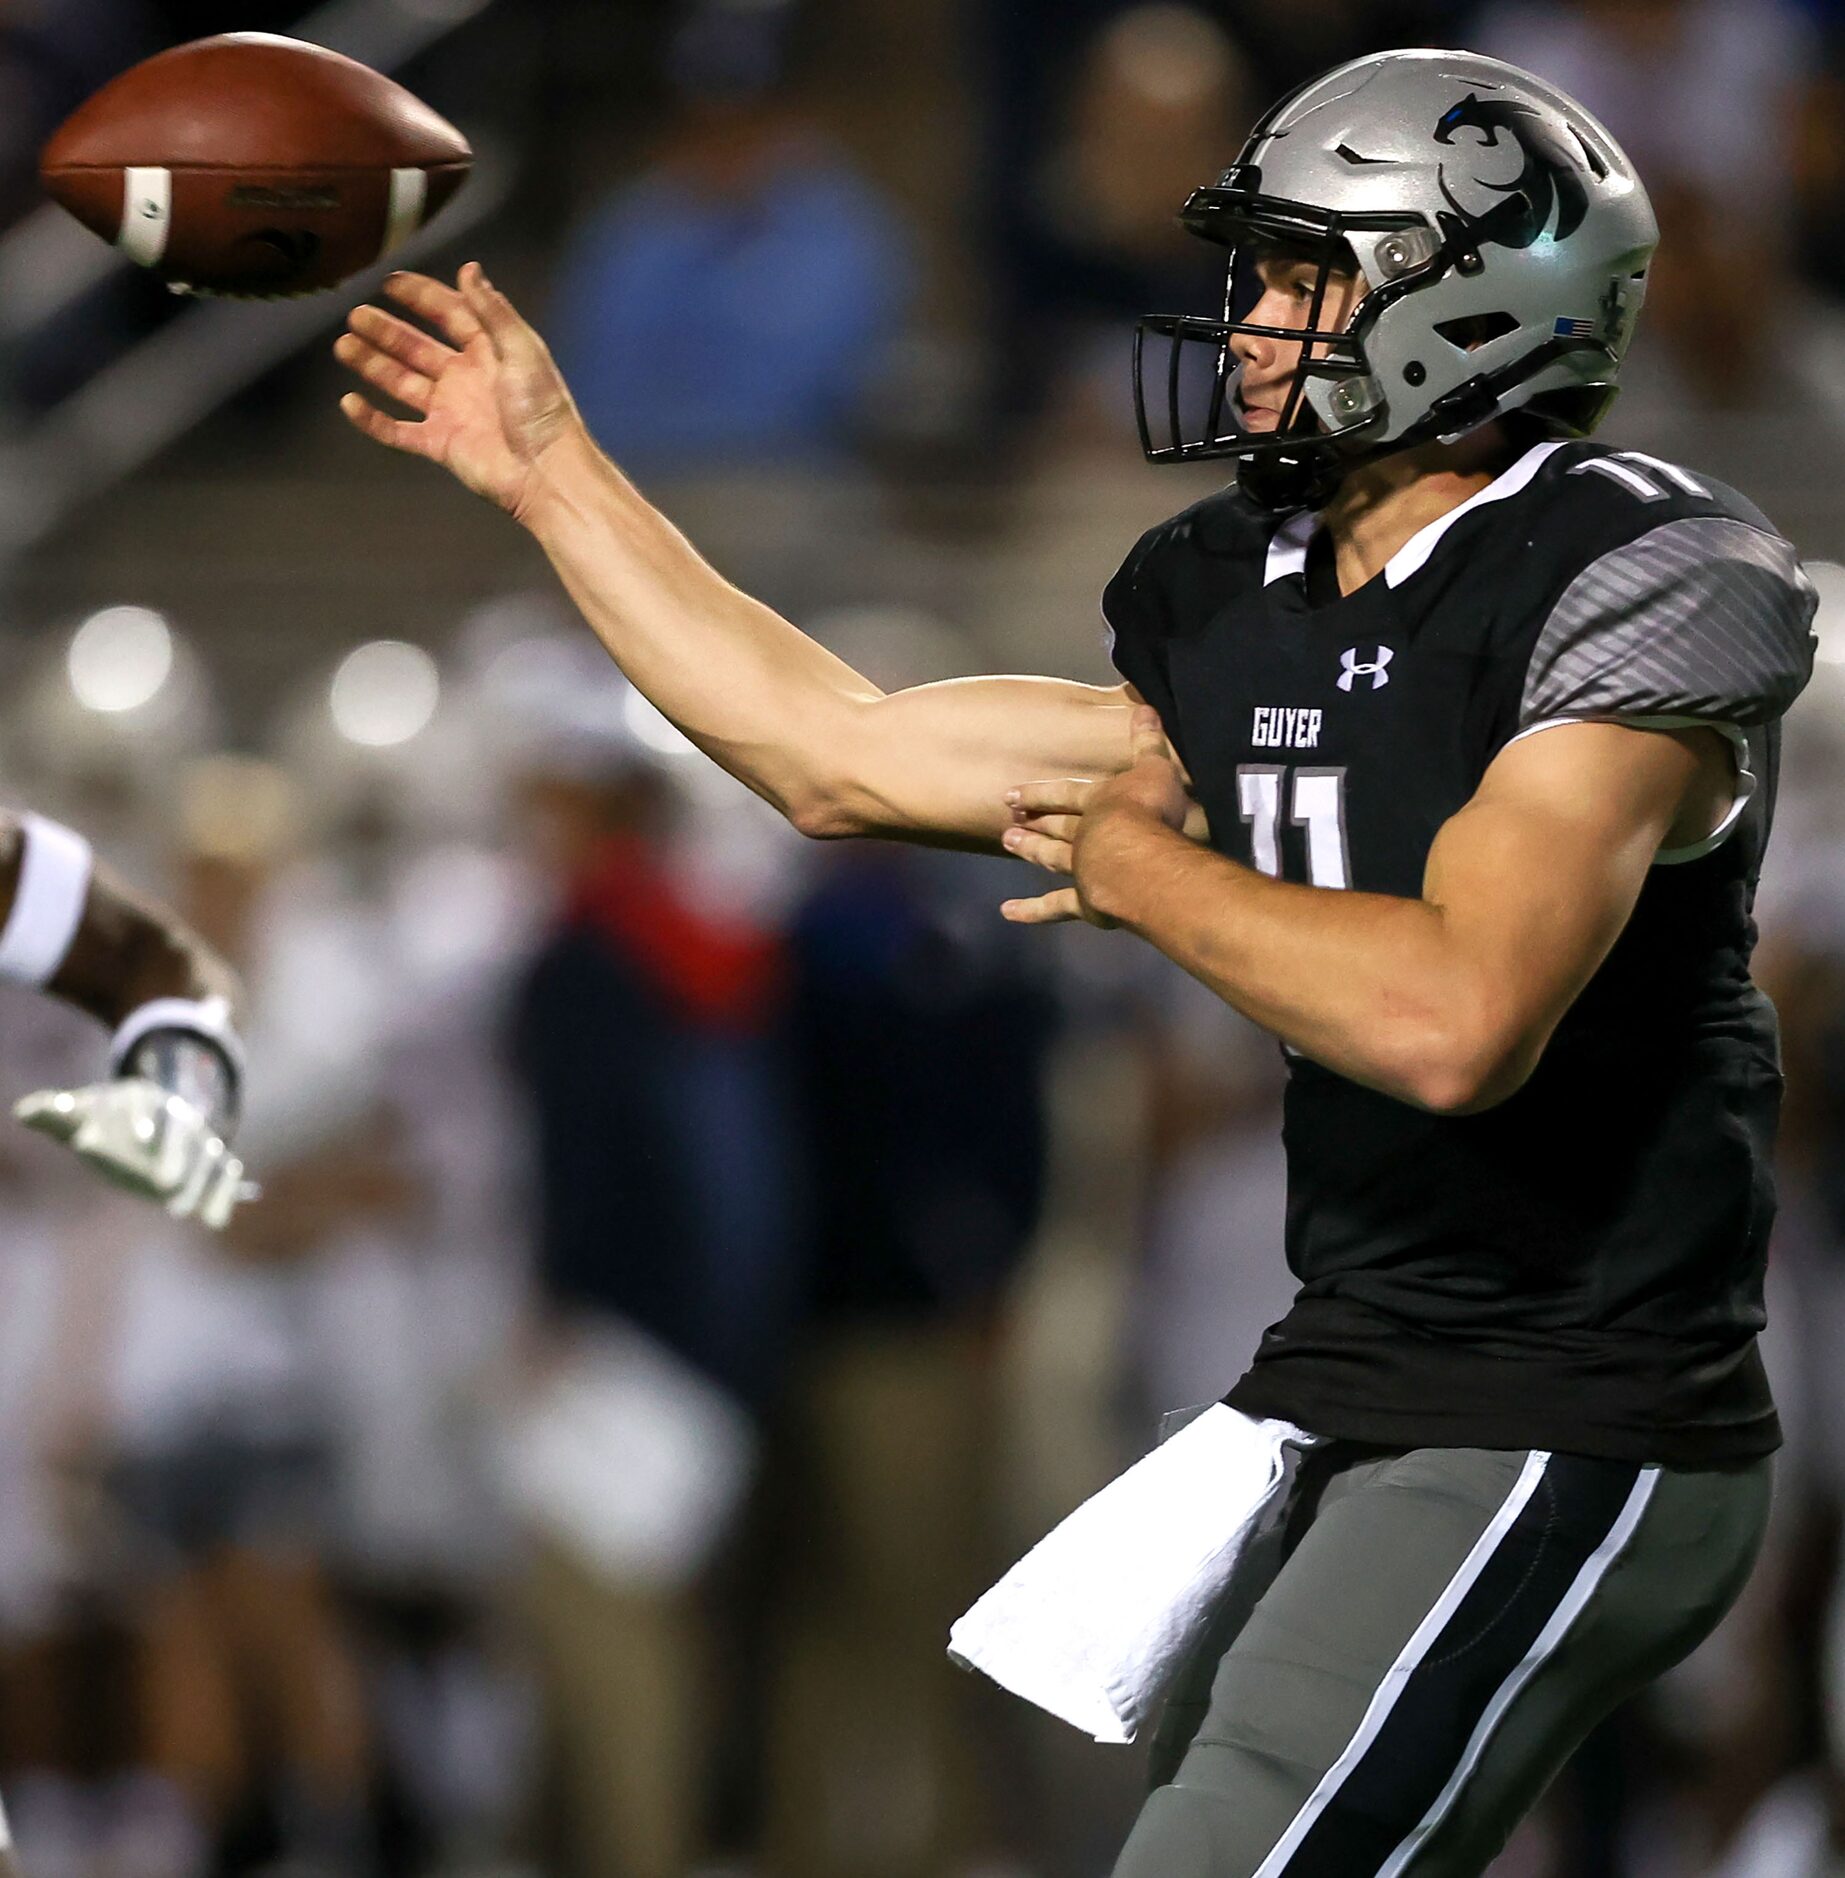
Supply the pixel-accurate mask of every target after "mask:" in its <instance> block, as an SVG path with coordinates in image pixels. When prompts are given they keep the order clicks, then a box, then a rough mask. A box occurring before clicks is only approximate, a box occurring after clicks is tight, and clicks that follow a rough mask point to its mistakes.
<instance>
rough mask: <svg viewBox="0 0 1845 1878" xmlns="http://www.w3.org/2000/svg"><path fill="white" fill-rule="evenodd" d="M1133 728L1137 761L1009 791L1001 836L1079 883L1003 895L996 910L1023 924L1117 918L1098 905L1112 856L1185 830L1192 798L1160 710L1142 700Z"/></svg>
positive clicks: (1015, 850)
mask: <svg viewBox="0 0 1845 1878" xmlns="http://www.w3.org/2000/svg"><path fill="white" fill-rule="evenodd" d="M1129 735H1130V737H1131V739H1132V742H1131V745H1130V749H1131V755H1132V761H1131V762H1130V764H1129V765H1128V767H1127V768H1126V769H1124V770H1122V771H1121V772H1120V774H1119V775H1116V776H1110V777H1109V778H1107V780H1106V781H1103V782H1089V781H1086V780H1085V779H1084V778H1082V777H1080V776H1067V777H1063V778H1060V779H1059V780H1057V781H1054V782H1035V783H1024V784H1022V785H1021V786H1020V787H1019V788H1017V789H1013V790H1009V791H1008V792H1007V796H1006V801H1007V804H1008V806H1009V807H1010V809H1011V811H1012V826H1011V827H1010V828H1008V829H1007V830H1006V833H1005V835H1004V837H1003V838H1002V839H1003V842H1004V845H1005V847H1006V850H1007V852H1008V853H1011V854H1016V855H1018V856H1019V857H1020V859H1021V860H1026V861H1030V862H1032V863H1033V865H1034V866H1037V867H1042V868H1044V869H1046V870H1047V871H1048V872H1050V873H1053V874H1067V875H1069V876H1070V877H1071V879H1072V880H1074V882H1075V883H1076V884H1075V885H1074V886H1072V887H1060V888H1058V889H1057V890H1056V891H1054V892H1052V893H1046V894H1041V895H1039V896H1038V898H1036V899H1034V900H1007V901H1005V902H1004V903H1003V904H1002V905H1001V907H1000V909H999V910H1000V911H1001V913H1003V914H1004V915H1005V916H1006V918H1007V919H1009V920H1012V921H1014V922H1015V923H1016V924H1018V925H1022V926H1049V925H1055V924H1057V923H1058V922H1060V921H1064V920H1073V919H1081V920H1087V921H1088V922H1089V924H1090V925H1092V926H1113V925H1114V924H1115V923H1116V922H1115V920H1114V919H1113V918H1111V917H1110V916H1109V915H1108V913H1106V912H1105V911H1104V910H1103V907H1102V905H1101V901H1102V899H1103V898H1104V897H1105V896H1104V894H1103V891H1102V883H1103V882H1104V880H1105V879H1107V878H1109V877H1110V870H1111V868H1112V866H1113V863H1114V862H1115V861H1116V860H1117V859H1118V858H1119V857H1120V855H1121V854H1122V852H1123V851H1124V849H1129V848H1132V847H1133V846H1134V845H1136V844H1137V843H1144V841H1145V839H1146V837H1147V835H1148V834H1149V833H1151V832H1153V831H1154V830H1170V831H1172V832H1174V833H1183V832H1184V830H1185V824H1186V816H1187V813H1188V811H1190V810H1191V808H1192V806H1193V805H1192V801H1191V797H1190V796H1189V795H1188V794H1187V793H1186V788H1185V772H1184V771H1183V770H1182V769H1181V768H1180V767H1179V764H1178V761H1177V759H1176V758H1175V757H1174V755H1173V752H1172V746H1171V745H1170V744H1169V743H1168V742H1167V741H1166V733H1165V731H1164V729H1163V728H1162V727H1161V725H1160V720H1159V713H1158V712H1157V711H1154V710H1151V709H1149V708H1148V707H1147V706H1145V705H1139V706H1137V707H1136V708H1135V710H1134V714H1133V717H1132V718H1131V719H1130V721H1129Z"/></svg>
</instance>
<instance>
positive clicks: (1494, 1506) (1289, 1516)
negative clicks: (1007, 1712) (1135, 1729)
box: [1115, 1443, 1770, 1878]
mask: <svg viewBox="0 0 1845 1878" xmlns="http://www.w3.org/2000/svg"><path fill="white" fill-rule="evenodd" d="M1769 1474H1770V1469H1769V1463H1768V1462H1767V1461H1765V1460H1764V1461H1758V1462H1755V1463H1752V1464H1750V1465H1748V1466H1745V1467H1741V1468H1736V1469H1729V1470H1713V1471H1708V1472H1697V1471H1688V1470H1681V1469H1674V1468H1667V1467H1638V1466H1634V1465H1631V1464H1628V1463H1625V1462H1617V1461H1601V1460H1588V1459H1584V1458H1581V1457H1579V1456H1572V1455H1565V1454H1554V1455H1553V1454H1543V1453H1537V1452H1531V1453H1526V1452H1522V1451H1516V1452H1515V1451H1508V1450H1503V1449H1489V1448H1417V1449H1413V1450H1411V1451H1409V1452H1407V1453H1401V1452H1394V1453H1380V1452H1379V1451H1378V1450H1375V1449H1359V1448H1354V1447H1352V1446H1350V1445H1348V1444H1344V1443H1335V1444H1331V1445H1329V1446H1327V1447H1324V1448H1320V1449H1317V1450H1314V1451H1312V1452H1310V1453H1309V1454H1308V1455H1307V1457H1306V1458H1305V1460H1304V1461H1303V1462H1302V1464H1301V1468H1300V1473H1299V1476H1298V1478H1297V1480H1296V1482H1295V1485H1294V1489H1293V1491H1292V1493H1291V1494H1290V1496H1289V1498H1288V1501H1287V1502H1286V1505H1285V1507H1284V1509H1283V1511H1282V1512H1281V1514H1280V1516H1279V1517H1278V1518H1277V1519H1275V1520H1274V1521H1273V1522H1272V1523H1271V1525H1270V1526H1269V1527H1268V1529H1266V1530H1265V1531H1264V1533H1263V1534H1262V1535H1261V1536H1260V1537H1259V1538H1258V1539H1257V1540H1256V1541H1255V1542H1253V1543H1252V1545H1251V1547H1250V1549H1249V1551H1248V1553H1247V1554H1246V1555H1245V1557H1244V1559H1243V1562H1242V1564H1241V1565H1240V1566H1239V1568H1238V1571H1237V1575H1236V1578H1235V1580H1234V1582H1233V1583H1232V1585H1231V1587H1230V1589H1229V1592H1228V1594H1227V1595H1226V1597H1225V1600H1224V1603H1223V1605H1222V1607H1221V1610H1220V1612H1219V1615H1218V1617H1217V1618H1216V1620H1215V1621H1214V1623H1213V1626H1212V1629H1211V1632H1210V1634H1209V1635H1208V1636H1207V1637H1206V1638H1205V1640H1204V1642H1203V1644H1202V1645H1201V1646H1200V1648H1199V1649H1198V1650H1197V1652H1196V1653H1195V1655H1194V1656H1193V1658H1192V1660H1191V1661H1190V1663H1189V1664H1188V1665H1187V1666H1186V1668H1185V1669H1184V1670H1183V1671H1182V1672H1181V1674H1180V1676H1179V1677H1178V1679H1177V1681H1176V1682H1175V1684H1174V1686H1173V1689H1172V1692H1171V1694H1170V1695H1169V1697H1168V1700H1167V1703H1166V1709H1165V1712H1164V1714H1163V1716H1162V1718H1161V1721H1160V1724H1159V1728H1158V1730H1157V1732H1156V1734H1155V1737H1154V1742H1153V1757H1152V1766H1151V1769H1150V1773H1151V1780H1152V1792H1151V1793H1150V1794H1149V1796H1148V1798H1147V1802H1146V1804H1145V1806H1144V1807H1143V1808H1142V1810H1141V1813H1140V1817H1139V1818H1138V1820H1137V1821H1136V1822H1135V1825H1134V1829H1133V1832H1132V1833H1131V1834H1130V1836H1129V1838H1128V1842H1127V1845H1126V1847H1125V1849H1124V1850H1123V1851H1122V1854H1121V1858H1120V1860H1119V1862H1118V1863H1117V1864H1116V1866H1115V1878H1284V1874H1285V1878H1477V1875H1478V1874H1479V1873H1480V1872H1482V1871H1483V1870H1484V1869H1485V1867H1486V1866H1487V1865H1488V1864H1490V1863H1491V1861H1492V1859H1493V1858H1494V1857H1495V1856H1496V1855H1497V1853H1498V1852H1499V1850H1500V1848H1501V1847H1502V1846H1503V1845H1504V1843H1505V1841H1506V1838H1507V1837H1508V1835H1509V1834H1510V1832H1511V1830H1512V1828H1513V1827H1514V1826H1515V1825H1516V1824H1517V1823H1518V1821H1519V1820H1520V1819H1521V1818H1522V1817H1523V1816H1524V1814H1525V1813H1526V1812H1527V1811H1528V1810H1529V1808H1530V1807H1531V1805H1532V1804H1533V1802H1534V1801H1535V1800H1536V1799H1537V1798H1538V1796H1539V1795H1540V1794H1541V1793H1542V1792H1543V1790H1544V1788H1545V1787H1546V1786H1547V1785H1548V1784H1549V1782H1550V1780H1551V1779H1552V1777H1553V1776H1554V1775H1555V1774H1556V1772H1557V1770H1558V1768H1559V1767H1561V1766H1562V1764H1563V1762H1564V1761H1565V1759H1566V1758H1567V1757H1568V1756H1569V1754H1570V1752H1571V1751H1572V1750H1573V1749H1574V1748H1575V1747H1576V1746H1577V1744H1578V1743H1579V1742H1580V1741H1581V1740H1582V1739H1583V1737H1584V1736H1585V1735H1586V1734H1587V1733H1588V1732H1589V1730H1590V1729H1591V1728H1592V1727H1593V1726H1594V1725H1595V1723H1596V1722H1598V1721H1599V1720H1600V1719H1601V1718H1602V1717H1603V1716H1604V1715H1606V1714H1607V1713H1608V1711H1609V1710H1610V1709H1612V1708H1613V1707H1614V1706H1615V1704H1616V1703H1618V1702H1619V1701H1621V1699H1622V1698H1623V1697H1625V1696H1627V1695H1629V1694H1631V1693H1632V1692H1633V1691H1634V1690H1636V1689H1638V1688H1639V1687H1640V1686H1641V1685H1642V1684H1643V1683H1645V1682H1647V1681H1648V1680H1649V1679H1650V1678H1652V1677H1654V1676H1656V1675H1658V1674H1659V1673H1660V1672H1661V1671H1662V1670H1664V1669H1667V1668H1668V1667H1670V1666H1671V1665H1672V1664H1673V1663H1676V1662H1677V1661H1678V1660H1679V1659H1680V1658H1681V1657H1683V1656H1684V1655H1686V1654H1687V1653H1688V1652H1689V1651H1690V1650H1691V1649H1692V1648H1693V1647H1694V1646H1695V1645H1696V1644H1697V1643H1698V1642H1699V1641H1701V1640H1702V1639H1703V1638H1704V1637H1705V1636H1706V1635H1707V1634H1708V1633H1709V1632H1710V1630H1711V1629H1712V1627H1713V1626H1714V1625H1715V1624H1716V1622H1717V1620H1718V1619H1719V1618H1720V1617H1721V1616H1722V1615H1723V1613H1724V1612H1725V1611H1726V1610H1727V1609H1728V1608H1729V1607H1730V1605H1731V1604H1732V1603H1733V1602H1734V1600H1735V1598H1736V1596H1737V1594H1738V1593H1739V1592H1740V1591H1741V1589H1742V1587H1743V1583H1744V1580H1745V1579H1746V1578H1747V1577H1748V1575H1749V1569H1750V1567H1751V1565H1752V1564H1753V1563H1754V1561H1755V1555H1756V1552H1757V1549H1758V1548H1759V1546H1760V1543H1761V1538H1762V1532H1763V1528H1764V1526H1765V1524H1766V1521H1767V1515H1768V1498H1769Z"/></svg>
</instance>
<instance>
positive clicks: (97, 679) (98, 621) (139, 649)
mask: <svg viewBox="0 0 1845 1878" xmlns="http://www.w3.org/2000/svg"><path fill="white" fill-rule="evenodd" d="M65 669H66V671H67V672H68V673H69V675H70V688H71V690H72V692H73V693H74V694H75V695H76V699H77V702H78V703H79V704H81V705H82V706H83V707H84V709H85V710H89V711H102V712H107V713H109V714H112V715H113V714H116V713H119V712H124V711H138V710H139V709H140V708H141V706H142V705H144V704H148V703H150V702H151V701H152V700H153V699H154V698H155V697H156V696H158V695H159V692H160V688H161V686H162V685H164V684H165V683H166V682H167V679H168V677H169V676H171V674H172V671H173V634H172V632H171V631H170V630H169V629H168V626H167V623H166V621H165V620H164V619H162V618H161V616H160V615H159V614H158V613H156V612H155V611H154V610H153V609H152V608H151V607H145V606H110V607H104V608H103V610H102V611H101V612H100V613H93V614H91V616H90V617H89V618H88V619H86V620H85V621H84V622H83V624H82V625H81V626H79V627H78V628H77V630H76V631H75V632H74V633H73V634H72V635H71V642H70V649H69V651H68V652H66V654H65Z"/></svg>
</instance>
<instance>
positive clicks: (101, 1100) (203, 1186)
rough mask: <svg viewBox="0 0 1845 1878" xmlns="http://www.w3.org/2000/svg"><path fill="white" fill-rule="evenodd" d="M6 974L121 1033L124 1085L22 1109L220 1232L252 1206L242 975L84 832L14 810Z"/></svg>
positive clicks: (5, 882)
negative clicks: (237, 1131) (240, 1016)
mask: <svg viewBox="0 0 1845 1878" xmlns="http://www.w3.org/2000/svg"><path fill="white" fill-rule="evenodd" d="M0 978H4V979H9V980H11V981H12V982H14V983H17V984H24V985H28V986H32V987H35V988H37V989H40V990H44V991H48V992H50V993H51V994H52V995H53V996H54V997H57V998H60V999H62V1000H63V1001H64V1002H65V1003H67V1004H72V1005H75V1006H76V1007H77V1009H79V1010H81V1011H85V1012H87V1013H88V1014H89V1015H90V1016H92V1017H94V1018H97V1019H99V1020H100V1021H101V1022H102V1023H104V1024H107V1025H108V1026H109V1027H110V1029H111V1030H112V1031H113V1032H114V1036H113V1040H112V1043H111V1046H110V1051H109V1067H110V1071H111V1075H110V1078H109V1079H108V1080H106V1081H103V1082H98V1083H92V1084H88V1085H86V1086H84V1087H82V1088H76V1089H41V1090H39V1091H37V1092H36V1093H35V1094H33V1095H29V1096H27V1097H25V1098H24V1100H22V1101H21V1102H19V1103H17V1104H16V1105H15V1107H14V1113H15V1114H16V1115H17V1116H18V1117H19V1119H20V1120H21V1121H23V1122H24V1123H25V1124H26V1125H27V1126H28V1127H30V1128H35V1129H37V1130H38V1131H39V1132H40V1133H41V1134H47V1135H50V1136H51V1137H52V1138H53V1139H54V1140H56V1141H59V1142H62V1143H63V1144H64V1145H65V1146H66V1147H68V1148H69V1149H70V1150H71V1152H72V1153H73V1154H75V1155H76V1156H77V1157H78V1159H79V1160H81V1161H83V1162H84V1163H85V1164H86V1165H87V1166H89V1167H90V1168H92V1169H93V1170H94V1171H95V1172H97V1173H99V1174H100V1175H102V1176H103V1177H104V1178H105V1179H107V1180H110V1181H113V1182H114V1183H115V1184H116V1185H118V1186H121V1187H126V1188H127V1189H128V1190H129V1191H131V1192H134V1193H138V1194H141V1195H143V1196H144V1197H146V1198H149V1199H154V1200H158V1201H160V1202H161V1203H162V1204H163V1205H165V1206H166V1208H167V1209H168V1211H169V1212H172V1213H174V1214H176V1215H180V1216H183V1217H194V1216H196V1217H197V1218H199V1219H201V1220H203V1221H204V1223H205V1224H206V1225H208V1226H213V1227H220V1226H222V1225H224V1223H225V1222H226V1221H227V1220H228V1219H229V1217H230V1215H231V1212H232V1210H233V1209H234V1208H235V1207H236V1205H237V1204H238V1202H239V1201H240V1200H242V1199H244V1198H247V1197H249V1190H248V1189H247V1188H246V1186H245V1183H244V1179H243V1168H242V1164H241V1163H240V1162H239V1161H238V1159H237V1157H236V1156H235V1155H233V1154H232V1153H231V1152H230V1149H229V1146H228V1141H229V1137H230V1135H231V1133H232V1131H233V1129H234V1128H235V1125H236V1120H237V1110H238V1102H239V1085H240V1082H241V1078H242V1068H243V1052H242V1046H241V1044H240V1043H239V1042H238V1039H237V1031H236V1025H235V1006H236V1004H237V1003H238V1001H239V999H240V995H241V994H240V992H239V989H238V985H237V981H236V978H235V976H234V975H233V974H232V972H231V970H230V968H229V966H227V965H226V964H225V962H224V961H223V960H222V959H221V958H220V957H219V956H218V954H217V953H216V952H215V951H214V950H213V949H212V948H211V947H210V946H209V945H207V944H206V942H205V941H204V939H203V938H201V937H200V936H199V935H198V934H197V933H196V932H194V931H193V930H192V929H191V928H190V927H189V926H187V925H186V924H185V923H184V922H183V921H182V920H180V919H179V917H178V916H177V915H176V914H174V913H172V912H170V911H169V910H168V909H167V908H165V907H163V906H161V905H160V904H159V903H158V902H156V901H153V900H150V899H148V898H146V897H144V896H143V895H141V894H139V893H137V892H136V891H135V890H134V889H133V888H132V887H130V886H129V885H128V884H127V883H126V882H125V881H123V880H122V879H120V878H119V876H117V875H116V874H115V873H113V872H112V871H111V870H110V869H108V868H106V867H103V866H101V865H99V864H98V863H97V862H96V861H95V859H94V857H93V856H92V855H91V853H90V849H89V844H88V843H87V842H86V841H85V840H84V839H83V838H82V836H80V835H78V834H76V833H74V832H73V831H72V830H70V829H68V828H64V827H61V826H60V825H59V824H57V823H55V822H50V821H46V820H45V819H44V818H42V817H40V816H35V815H12V814H7V813H5V812H0Z"/></svg>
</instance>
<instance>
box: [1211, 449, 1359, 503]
mask: <svg viewBox="0 0 1845 1878" xmlns="http://www.w3.org/2000/svg"><path fill="white" fill-rule="evenodd" d="M1352 467H1354V465H1353V462H1352V460H1351V459H1349V458H1341V457H1339V456H1337V455H1336V454H1335V453H1334V452H1333V451H1332V450H1330V449H1328V448H1327V447H1326V446H1325V445H1324V444H1320V445H1318V446H1315V445H1314V444H1312V443H1309V442H1307V441H1306V440H1305V439H1303V440H1302V443H1301V447H1300V448H1299V449H1298V450H1276V451H1272V452H1265V453H1264V454H1263V455H1261V456H1251V457H1245V458H1244V459H1243V461H1242V462H1241V463H1240V464H1238V466H1237V472H1236V486H1237V488H1238V489H1239V490H1241V491H1242V493H1243V494H1244V495H1245V496H1246V497H1248V499H1249V500H1250V501H1251V502H1253V503H1254V504H1255V505H1256V507H1257V508H1259V509H1263V510H1266V511H1267V512H1268V513H1269V514H1270V515H1287V514H1290V513H1292V512H1293V511H1294V510H1295V509H1318V508H1323V507H1324V506H1325V505H1326V504H1327V503H1328V502H1330V501H1331V500H1332V498H1333V496H1334V494H1335V492H1336V491H1337V490H1338V487H1339V485H1340V484H1341V483H1342V482H1343V481H1344V480H1345V476H1346V472H1347V470H1349V469H1351V468H1352Z"/></svg>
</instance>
